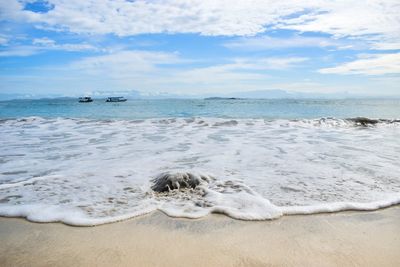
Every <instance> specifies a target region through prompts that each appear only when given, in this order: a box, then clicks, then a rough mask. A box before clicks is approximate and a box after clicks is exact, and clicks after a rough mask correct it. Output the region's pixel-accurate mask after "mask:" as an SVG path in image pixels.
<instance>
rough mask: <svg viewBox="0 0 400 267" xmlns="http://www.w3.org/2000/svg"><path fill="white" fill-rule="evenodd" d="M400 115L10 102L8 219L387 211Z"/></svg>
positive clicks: (4, 121) (4, 198)
mask: <svg viewBox="0 0 400 267" xmlns="http://www.w3.org/2000/svg"><path fill="white" fill-rule="evenodd" d="M357 117H366V118H369V120H366V119H354V118H357ZM399 118H400V101H399V100H379V99H376V100H374V99H368V100H360V99H357V100H351V99H348V100H129V101H127V102H124V103H116V104H113V103H105V102H104V101H103V100H97V101H96V100H95V101H94V102H93V103H84V104H82V103H77V101H76V100H20V101H4V102H0V145H1V149H0V215H2V216H21V217H26V218H27V219H28V220H31V221H39V222H51V221H61V222H64V223H67V224H71V225H97V224H102V223H109V222H114V221H119V220H123V219H127V218H131V217H134V216H139V215H142V214H145V213H149V212H152V211H155V210H160V211H163V212H165V213H166V214H168V215H170V216H176V217H188V218H200V217H203V216H206V215H207V214H210V213H223V214H226V215H228V216H231V217H233V218H237V219H244V220H266V219H275V218H279V217H281V216H284V215H289V214H311V213H317V212H336V211H341V210H374V209H378V208H383V207H388V206H390V205H394V204H398V203H400V163H399V162H400V138H399V137H400V121H399V120H398V119H399Z"/></svg>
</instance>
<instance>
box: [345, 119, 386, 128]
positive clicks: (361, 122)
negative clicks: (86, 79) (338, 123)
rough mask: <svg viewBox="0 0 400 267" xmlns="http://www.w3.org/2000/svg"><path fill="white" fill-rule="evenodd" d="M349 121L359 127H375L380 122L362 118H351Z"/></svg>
mask: <svg viewBox="0 0 400 267" xmlns="http://www.w3.org/2000/svg"><path fill="white" fill-rule="evenodd" d="M349 121H352V122H354V123H355V124H356V125H361V126H369V125H375V124H377V123H379V122H380V120H375V119H369V118H364V117H357V118H352V119H349Z"/></svg>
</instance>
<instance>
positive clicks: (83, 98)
mask: <svg viewBox="0 0 400 267" xmlns="http://www.w3.org/2000/svg"><path fill="white" fill-rule="evenodd" d="M89 102H93V99H92V98H91V97H89V96H85V97H80V98H79V103H89Z"/></svg>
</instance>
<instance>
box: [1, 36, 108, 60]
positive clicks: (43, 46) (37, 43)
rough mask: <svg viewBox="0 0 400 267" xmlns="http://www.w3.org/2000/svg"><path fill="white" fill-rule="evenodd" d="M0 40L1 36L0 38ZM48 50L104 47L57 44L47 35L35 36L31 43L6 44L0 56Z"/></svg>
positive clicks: (78, 49) (96, 49)
mask: <svg viewBox="0 0 400 267" xmlns="http://www.w3.org/2000/svg"><path fill="white" fill-rule="evenodd" d="M0 40H1V38H0ZM48 50H62V51H69V52H78V51H103V50H105V49H102V50H101V49H98V48H96V47H95V46H93V45H90V44H86V43H76V44H68V43H66V44H57V43H56V41H54V40H51V39H49V38H47V37H44V38H35V39H33V41H32V45H14V46H8V47H7V48H6V49H5V50H3V51H0V57H11V56H20V57H26V56H32V55H35V54H38V53H41V52H44V51H48Z"/></svg>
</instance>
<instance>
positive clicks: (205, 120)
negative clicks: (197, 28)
mask: <svg viewBox="0 0 400 267" xmlns="http://www.w3.org/2000/svg"><path fill="white" fill-rule="evenodd" d="M65 122H69V123H77V124H91V123H99V124H110V125H113V124H120V123H129V124H130V123H132V124H140V123H150V124H165V125H168V124H180V125H185V124H198V125H202V126H209V127H221V126H237V125H239V124H240V125H249V124H253V123H263V124H273V123H278V124H285V123H287V124H290V125H296V124H297V125H302V126H305V125H310V126H321V127H323V126H328V127H371V126H383V125H395V126H400V119H382V118H367V117H354V118H345V119H341V118H334V117H323V118H315V119H269V118H253V119H230V118H216V117H191V118H160V119H134V120H128V119H82V118H68V117H58V118H44V117H38V116H31V117H22V118H3V119H0V125H1V124H8V125H15V126H22V125H28V124H48V123H65Z"/></svg>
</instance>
